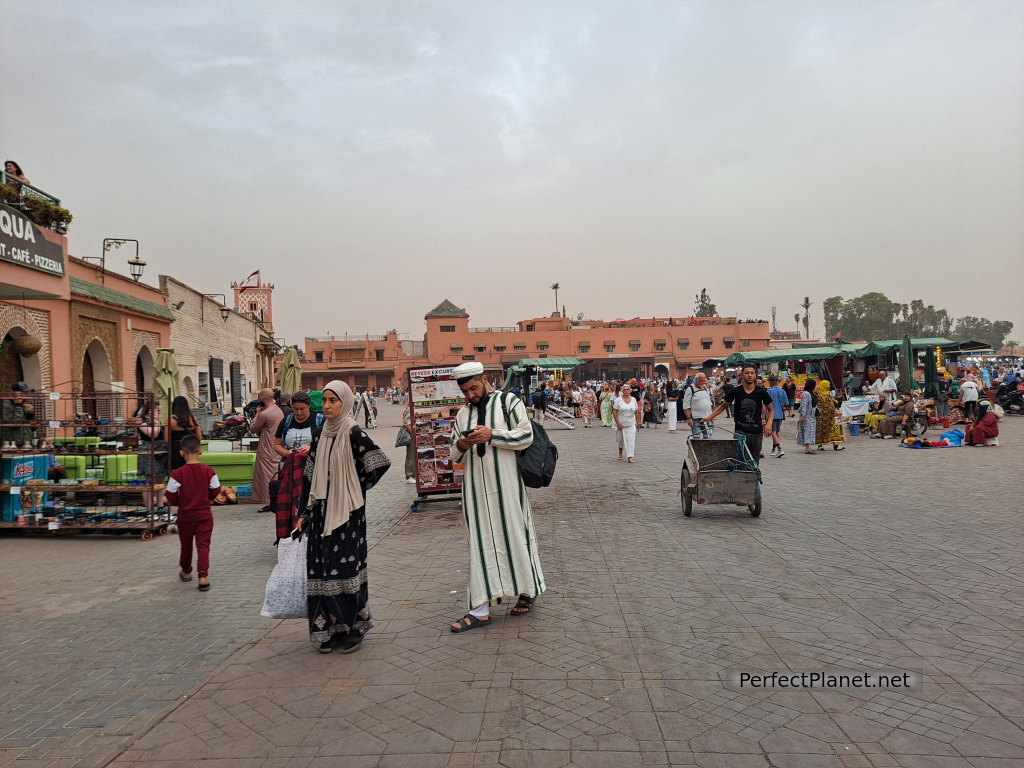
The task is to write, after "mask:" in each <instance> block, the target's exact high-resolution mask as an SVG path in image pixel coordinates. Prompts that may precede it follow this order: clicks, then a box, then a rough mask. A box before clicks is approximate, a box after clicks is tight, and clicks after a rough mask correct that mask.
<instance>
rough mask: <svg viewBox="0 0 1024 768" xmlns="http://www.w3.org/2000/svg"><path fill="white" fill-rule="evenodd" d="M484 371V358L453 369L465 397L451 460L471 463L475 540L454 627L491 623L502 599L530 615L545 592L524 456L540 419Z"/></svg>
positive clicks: (465, 501) (467, 499) (469, 509)
mask: <svg viewBox="0 0 1024 768" xmlns="http://www.w3.org/2000/svg"><path fill="white" fill-rule="evenodd" d="M483 373H484V367H483V365H482V364H480V363H463V364H462V365H460V366H459V367H457V368H456V369H455V370H454V371H452V378H453V379H455V381H456V382H457V383H458V385H459V389H460V390H462V394H463V397H465V399H466V404H465V405H464V406H463V407H462V408H461V409H459V412H458V413H457V414H456V415H455V422H454V427H455V428H454V429H453V430H452V443H451V457H452V460H453V461H455V462H456V463H458V464H462V465H463V466H464V467H465V470H464V474H463V482H462V508H463V510H464V512H465V514H466V525H467V535H468V539H469V590H468V596H469V602H468V606H467V607H468V609H469V610H468V612H467V613H466V615H465V616H463V617H462V618H461V619H459V620H458V621H456V622H454V623H453V624H452V625H451V627H450V629H451V631H452V632H465V631H467V630H470V629H477V628H479V627H486V626H487V625H489V624H490V623H491V617H490V610H491V605H492V604H496V603H497V602H498V601H500V600H501V599H502V598H507V597H515V598H516V604H515V605H514V606H513V607H512V609H511V614H512V615H513V616H523V615H525V614H527V613H530V611H531V610H532V609H533V604H534V601H535V600H536V599H537V596H538V595H540V594H541V593H542V592H544V590H545V584H544V574H543V572H542V571H541V567H540V559H539V557H538V554H537V550H538V547H537V533H536V531H535V530H534V526H533V511H532V510H531V508H530V499H529V497H528V496H527V495H526V488H525V486H524V485H523V479H522V477H521V476H520V474H519V460H518V455H517V451H520V450H522V449H524V448H528V447H529V446H530V445H531V444H532V443H533V424H532V422H531V421H530V418H529V415H528V414H527V412H526V406H525V405H524V404H523V402H522V401H521V400H520V399H519V398H518V397H516V396H515V395H513V394H510V393H505V392H496V391H494V390H493V389H492V388H491V385H490V384H489V383H488V382H487V380H486V379H485V378H484V375H483Z"/></svg>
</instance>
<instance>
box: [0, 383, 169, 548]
mask: <svg viewBox="0 0 1024 768" xmlns="http://www.w3.org/2000/svg"><path fill="white" fill-rule="evenodd" d="M19 399H20V400H21V401H22V402H23V403H24V404H28V405H31V406H32V409H33V410H32V413H31V414H27V413H26V412H25V411H24V409H22V408H19V407H18V405H19V403H18V400H19ZM144 404H148V405H149V409H148V412H149V414H150V416H148V417H147V419H146V421H145V422H143V420H142V419H138V418H134V417H133V414H134V413H136V412H137V410H138V409H139V408H140V406H142V405H144ZM0 406H2V411H0V459H2V466H3V474H2V477H0V500H2V507H0V510H2V515H0V534H6V535H12V534H17V535H21V534H30V533H33V534H39V533H47V534H50V535H55V534H56V535H67V534H77V533H107V534H115V535H125V534H134V535H138V536H140V537H141V538H142V540H143V541H149V540H150V539H152V538H153V536H154V535H163V534H165V533H168V526H170V525H171V524H172V523H173V522H174V518H173V516H172V515H171V514H170V513H169V512H168V509H167V508H166V507H158V506H157V496H158V495H160V494H159V492H160V491H163V490H164V489H165V485H164V484H163V480H164V478H163V477H159V478H158V477H154V476H153V475H152V473H151V472H149V471H146V470H147V468H148V469H152V468H154V467H157V466H158V463H157V462H158V460H163V459H165V458H166V455H167V451H166V450H165V449H163V450H161V449H158V448H157V446H156V441H155V440H154V441H148V442H147V441H141V440H140V439H139V436H138V434H139V433H138V427H140V426H143V424H144V423H145V424H148V425H150V426H153V421H152V414H153V412H154V407H155V396H154V395H153V393H152V392H88V393H82V392H75V393H72V394H65V393H58V392H52V393H51V392H26V393H22V394H19V393H17V392H3V393H0ZM56 457H60V458H56ZM53 464H62V465H63V466H64V467H65V471H66V472H67V478H65V479H56V478H54V477H51V473H50V467H51V465H53ZM140 464H141V466H140ZM140 470H143V471H141V472H140Z"/></svg>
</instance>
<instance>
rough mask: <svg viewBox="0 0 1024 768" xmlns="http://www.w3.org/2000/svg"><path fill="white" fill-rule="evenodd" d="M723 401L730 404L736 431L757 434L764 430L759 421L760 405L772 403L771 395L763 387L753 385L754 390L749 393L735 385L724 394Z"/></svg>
mask: <svg viewBox="0 0 1024 768" xmlns="http://www.w3.org/2000/svg"><path fill="white" fill-rule="evenodd" d="M725 402H727V403H730V404H731V405H732V415H733V418H734V419H735V420H736V431H737V432H742V433H743V434H745V435H757V434H760V433H761V432H762V431H763V430H764V425H763V424H762V423H761V406H762V405H771V404H772V396H771V395H769V394H768V392H767V391H766V390H765V388H764V387H757V386H755V387H754V391H753V392H750V393H749V394H748V393H747V391H746V390H745V389H743V387H741V386H740V387H735V388H733V390H732V391H731V392H727V393H726V394H725Z"/></svg>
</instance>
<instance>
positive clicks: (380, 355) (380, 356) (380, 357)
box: [374, 349, 384, 360]
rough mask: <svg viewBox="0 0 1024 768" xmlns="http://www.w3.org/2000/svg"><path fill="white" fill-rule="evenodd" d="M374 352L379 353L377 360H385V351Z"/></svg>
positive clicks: (376, 350) (377, 350)
mask: <svg viewBox="0 0 1024 768" xmlns="http://www.w3.org/2000/svg"><path fill="white" fill-rule="evenodd" d="M374 352H376V353H377V359H378V360H383V359H384V350H383V349H375V350H374Z"/></svg>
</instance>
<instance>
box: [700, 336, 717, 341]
mask: <svg viewBox="0 0 1024 768" xmlns="http://www.w3.org/2000/svg"><path fill="white" fill-rule="evenodd" d="M705 341H714V339H713V338H711V337H710V336H704V337H703V338H702V339H701V342H705Z"/></svg>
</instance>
